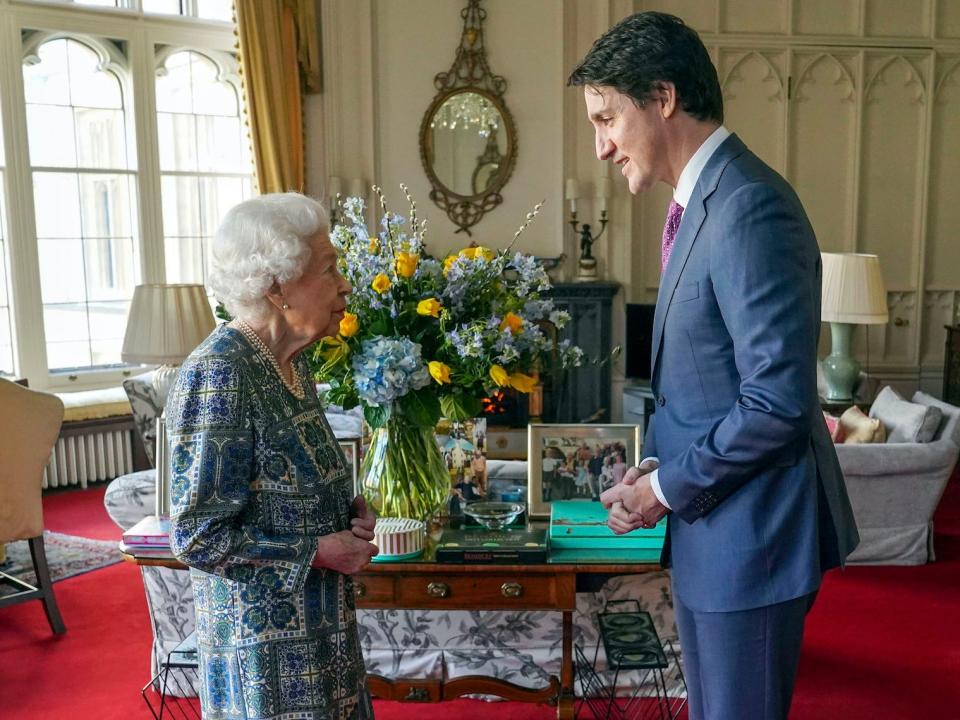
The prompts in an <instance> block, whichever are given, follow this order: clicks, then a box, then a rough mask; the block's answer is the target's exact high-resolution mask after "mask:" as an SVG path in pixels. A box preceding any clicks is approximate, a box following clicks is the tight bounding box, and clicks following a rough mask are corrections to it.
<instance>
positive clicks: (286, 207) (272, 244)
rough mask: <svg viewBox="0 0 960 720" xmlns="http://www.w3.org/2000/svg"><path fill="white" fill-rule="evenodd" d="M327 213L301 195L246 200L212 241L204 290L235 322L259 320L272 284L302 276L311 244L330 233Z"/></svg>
mask: <svg viewBox="0 0 960 720" xmlns="http://www.w3.org/2000/svg"><path fill="white" fill-rule="evenodd" d="M329 230H330V220H329V218H328V216H327V211H326V210H325V209H324V208H323V205H321V204H320V203H319V202H317V201H316V200H314V199H312V198H308V197H307V196H306V195H301V194H300V193H295V192H288V193H271V194H269V195H260V196H259V197H255V198H251V199H250V200H245V201H244V202H242V203H240V204H239V205H236V206H234V207H233V208H231V209H230V211H229V212H228V213H227V214H226V216H225V217H224V218H223V222H222V223H220V228H219V229H218V230H217V234H216V237H214V239H213V247H212V248H211V260H210V277H209V285H210V289H211V290H213V293H214V295H216V296H217V298H219V299H220V301H221V302H223V304H224V305H225V306H226V308H227V311H228V312H229V313H230V314H231V315H233V316H234V317H238V316H239V317H241V318H249V319H257V318H260V317H263V316H264V315H265V314H266V313H267V311H268V309H269V304H268V302H269V301H268V300H267V299H266V294H267V292H268V291H269V290H270V288H271V287H272V286H273V284H274V282H277V283H288V282H291V281H293V280H296V279H297V278H299V277H300V276H301V275H303V271H304V268H306V266H307V262H308V261H309V260H310V251H311V246H310V241H311V240H312V239H313V238H314V237H315V236H316V235H317V233H319V232H329Z"/></svg>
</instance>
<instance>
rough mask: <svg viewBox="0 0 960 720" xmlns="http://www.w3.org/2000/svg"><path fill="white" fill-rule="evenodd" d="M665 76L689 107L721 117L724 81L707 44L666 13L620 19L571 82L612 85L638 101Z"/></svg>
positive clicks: (705, 115)
mask: <svg viewBox="0 0 960 720" xmlns="http://www.w3.org/2000/svg"><path fill="white" fill-rule="evenodd" d="M664 82H670V83H673V85H674V87H675V88H676V89H677V99H678V101H679V103H680V107H681V108H683V110H684V111H685V112H686V113H688V114H689V115H692V116H693V117H695V118H696V119H697V120H716V121H717V122H719V123H722V122H723V96H722V95H721V93H720V81H719V80H717V69H716V68H715V67H714V66H713V63H712V62H711V61H710V55H709V54H708V53H707V48H705V47H704V45H703V42H702V41H701V40H700V36H699V35H697V33H696V32H695V31H694V30H693V29H692V28H690V27H688V26H687V25H685V24H684V22H683V20H681V19H680V18H678V17H675V16H673V15H667V14H666V13H659V12H642V13H637V14H636V15H631V16H630V17H628V18H626V19H624V20H621V21H620V22H618V23H617V24H616V25H614V26H613V27H612V28H610V29H609V30H608V31H607V32H606V33H604V34H603V35H602V36H601V37H600V39H599V40H597V41H596V42H595V43H594V44H593V47H592V48H590V52H588V53H587V56H586V57H585V58H584V59H583V60H582V61H581V63H580V64H579V65H578V66H577V68H576V69H575V70H574V71H573V72H572V73H570V78H569V79H568V80H567V84H568V85H592V86H605V87H612V88H614V89H615V90H616V91H617V92H620V93H623V94H624V95H627V96H629V97H630V98H632V99H633V101H634V103H636V104H637V105H643V104H644V103H646V101H647V100H649V99H650V96H651V94H652V93H653V92H654V91H655V90H656V89H657V88H658V86H659V85H660V83H664Z"/></svg>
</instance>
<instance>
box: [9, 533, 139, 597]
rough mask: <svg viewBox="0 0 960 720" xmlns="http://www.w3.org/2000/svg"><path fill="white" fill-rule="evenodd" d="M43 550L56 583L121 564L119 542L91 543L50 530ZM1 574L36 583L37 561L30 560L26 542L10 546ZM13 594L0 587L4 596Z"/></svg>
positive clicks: (87, 540)
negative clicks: (35, 563)
mask: <svg viewBox="0 0 960 720" xmlns="http://www.w3.org/2000/svg"><path fill="white" fill-rule="evenodd" d="M43 546H44V549H45V550H46V553H47V566H48V567H49V568H50V577H52V578H53V581H54V582H56V581H58V580H63V579H65V578H69V577H73V576H74V575H81V574H83V573H86V572H90V571H91V570H99V569H100V568H103V567H107V566H108V565H113V564H114V563H118V562H120V560H121V557H120V549H119V548H118V547H117V542H116V541H115V540H91V539H90V538H84V537H77V536H75V535H63V534H62V533H56V532H50V531H49V530H47V531H44V533H43ZM0 571H3V572H5V573H7V574H9V575H13V576H15V577H18V578H20V579H22V580H24V581H25V582H28V583H34V582H36V576H35V575H34V574H33V561H32V560H31V559H30V546H29V545H27V541H26V540H20V541H18V542H13V543H10V544H9V545H7V561H6V562H5V563H2V564H0ZM10 592H13V589H12V588H11V587H10V586H8V585H3V584H0V595H5V594H8V593H10Z"/></svg>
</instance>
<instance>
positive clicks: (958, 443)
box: [836, 388, 960, 565]
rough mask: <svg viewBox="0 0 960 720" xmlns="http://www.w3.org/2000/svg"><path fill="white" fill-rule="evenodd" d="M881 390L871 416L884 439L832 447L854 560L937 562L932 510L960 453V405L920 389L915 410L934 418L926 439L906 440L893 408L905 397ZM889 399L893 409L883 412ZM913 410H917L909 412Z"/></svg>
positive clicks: (865, 562)
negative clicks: (855, 536)
mask: <svg viewBox="0 0 960 720" xmlns="http://www.w3.org/2000/svg"><path fill="white" fill-rule="evenodd" d="M891 394H892V391H891V390H890V389H889V388H884V390H882V391H881V392H880V394H879V395H878V396H877V398H876V399H875V401H874V403H873V405H872V406H871V408H870V416H871V417H878V416H879V419H880V420H881V421H882V422H884V424H885V425H886V431H887V441H886V442H882V443H869V444H839V445H837V446H836V450H837V456H838V458H839V460H840V467H841V468H842V469H843V475H844V478H845V479H846V483H847V492H848V494H849V495H850V504H851V505H852V506H853V514H854V517H855V518H856V522H857V530H858V531H859V532H860V545H859V546H858V547H857V549H856V550H855V551H854V552H853V554H852V555H851V556H850V557H849V558H848V560H849V562H851V563H855V564H857V563H859V564H875V565H919V564H923V563H926V562H929V561H932V560H934V559H935V555H934V548H933V537H934V534H933V513H934V511H935V510H936V507H937V504H938V503H939V502H940V498H941V496H942V495H943V491H944V489H945V488H946V485H947V482H948V481H949V479H950V476H951V475H952V474H953V472H954V469H955V468H956V465H957V458H958V456H960V408H958V407H957V406H955V405H950V404H948V403H945V402H942V401H940V400H937V399H936V398H934V397H932V396H930V395H927V394H925V393H922V392H917V393H915V394H914V395H913V397H912V400H911V402H912V403H913V404H914V405H915V406H916V405H919V406H922V407H925V408H935V409H936V410H937V411H939V413H938V414H939V419H938V420H937V419H936V418H934V419H935V420H936V423H935V425H936V426H935V427H932V428H931V429H932V437H931V438H930V439H929V440H927V439H926V438H925V437H924V438H921V439H923V440H927V441H925V442H903V439H904V436H903V434H902V433H901V432H900V431H901V430H902V428H900V427H899V426H898V420H899V419H898V417H897V412H898V410H897V408H898V407H903V406H901V405H899V403H901V402H903V400H902V398H897V397H895V394H893V396H891ZM888 397H890V400H889V403H890V408H891V409H890V410H888V411H885V410H884V408H883V407H882V406H883V405H884V404H885V403H886V402H887V398H888ZM914 410H915V408H914Z"/></svg>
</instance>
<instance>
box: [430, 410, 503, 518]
mask: <svg viewBox="0 0 960 720" xmlns="http://www.w3.org/2000/svg"><path fill="white" fill-rule="evenodd" d="M435 431H436V435H437V442H438V443H439V445H440V452H441V454H442V455H443V461H444V463H446V466H447V472H449V473H450V492H451V493H452V494H453V495H455V496H456V497H457V498H459V500H460V502H461V504H465V503H468V502H474V501H475V500H488V499H490V498H488V497H487V420H486V418H482V417H481V418H473V419H471V420H464V421H463V422H451V421H450V420H447V419H446V418H444V419H441V420H440V422H439V423H438V424H437V427H436V428H435Z"/></svg>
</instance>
